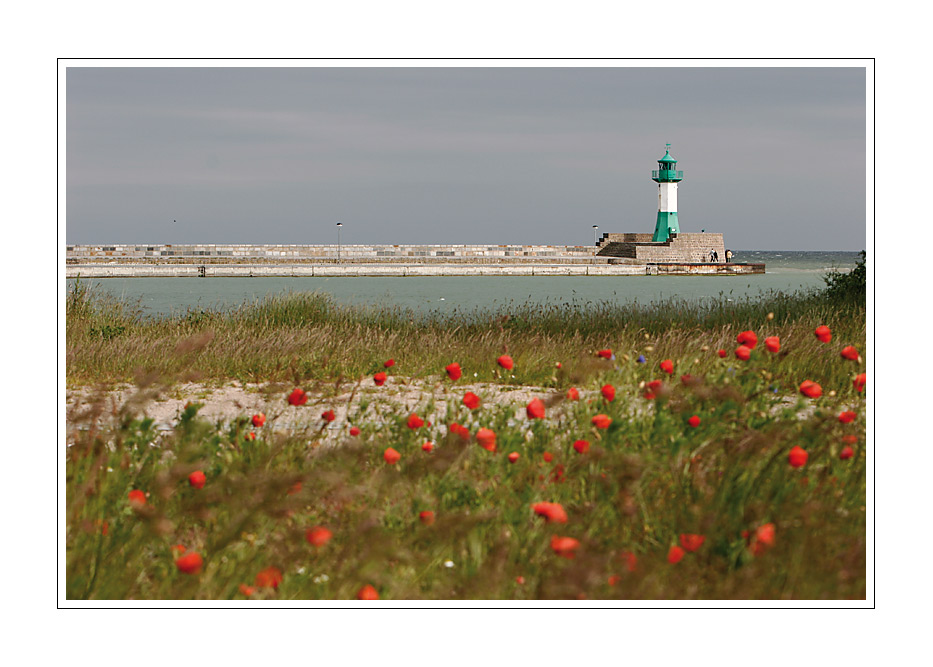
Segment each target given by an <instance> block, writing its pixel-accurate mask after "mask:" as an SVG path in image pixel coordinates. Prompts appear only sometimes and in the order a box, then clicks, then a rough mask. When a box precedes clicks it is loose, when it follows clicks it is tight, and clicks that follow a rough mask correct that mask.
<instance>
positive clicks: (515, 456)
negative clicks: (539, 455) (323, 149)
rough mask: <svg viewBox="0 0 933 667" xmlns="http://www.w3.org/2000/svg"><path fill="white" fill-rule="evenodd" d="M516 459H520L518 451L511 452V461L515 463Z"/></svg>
mask: <svg viewBox="0 0 933 667" xmlns="http://www.w3.org/2000/svg"><path fill="white" fill-rule="evenodd" d="M516 461H518V452H512V453H511V454H509V463H515V462H516Z"/></svg>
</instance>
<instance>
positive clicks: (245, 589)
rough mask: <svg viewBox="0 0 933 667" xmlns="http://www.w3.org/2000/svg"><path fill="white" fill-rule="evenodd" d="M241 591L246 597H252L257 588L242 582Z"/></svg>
mask: <svg viewBox="0 0 933 667" xmlns="http://www.w3.org/2000/svg"><path fill="white" fill-rule="evenodd" d="M240 592H241V593H242V594H243V595H245V596H246V597H251V596H252V594H253V593H255V592H256V589H255V588H253V587H252V586H247V585H246V584H240Z"/></svg>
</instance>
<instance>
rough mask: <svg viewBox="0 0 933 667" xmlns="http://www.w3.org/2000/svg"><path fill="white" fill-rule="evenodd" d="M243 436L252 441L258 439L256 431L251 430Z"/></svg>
mask: <svg viewBox="0 0 933 667" xmlns="http://www.w3.org/2000/svg"><path fill="white" fill-rule="evenodd" d="M243 438H244V439H245V440H249V441H250V442H253V441H254V440H255V439H256V431H250V432H249V433H247V434H246V435H244V436H243Z"/></svg>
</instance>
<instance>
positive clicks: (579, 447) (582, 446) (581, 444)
mask: <svg viewBox="0 0 933 667" xmlns="http://www.w3.org/2000/svg"><path fill="white" fill-rule="evenodd" d="M573 448H574V449H575V450H576V451H577V454H586V453H587V452H588V451H589V449H590V442H589V440H577V441H576V442H575V443H573Z"/></svg>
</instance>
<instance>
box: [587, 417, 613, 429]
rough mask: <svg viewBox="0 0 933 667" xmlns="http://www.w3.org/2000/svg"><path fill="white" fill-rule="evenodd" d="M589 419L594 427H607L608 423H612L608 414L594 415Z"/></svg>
mask: <svg viewBox="0 0 933 667" xmlns="http://www.w3.org/2000/svg"><path fill="white" fill-rule="evenodd" d="M591 421H592V423H593V426H595V427H596V428H609V424H611V423H612V419H611V418H610V417H609V416H608V415H596V416H595V417H593V419H592V420H591Z"/></svg>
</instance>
